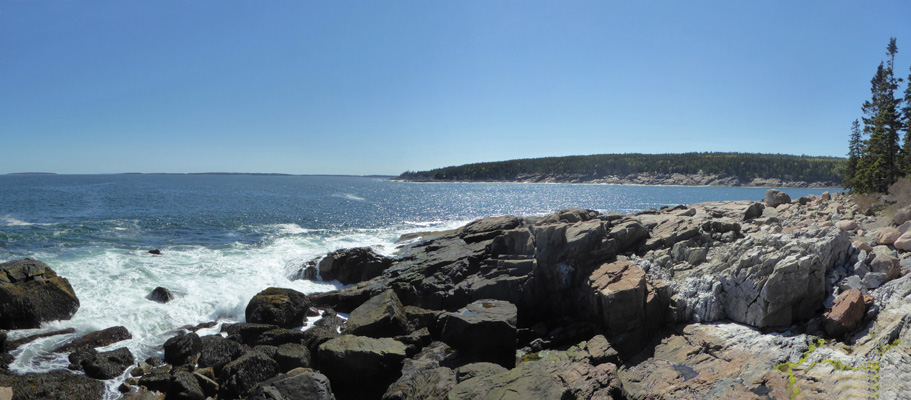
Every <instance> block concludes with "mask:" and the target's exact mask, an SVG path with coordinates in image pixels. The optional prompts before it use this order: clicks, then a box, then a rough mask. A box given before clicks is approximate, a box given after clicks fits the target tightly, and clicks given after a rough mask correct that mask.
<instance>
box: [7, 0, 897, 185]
mask: <svg viewBox="0 0 911 400" xmlns="http://www.w3.org/2000/svg"><path fill="white" fill-rule="evenodd" d="M891 36H894V37H896V38H897V39H898V49H899V53H898V57H897V58H896V69H897V70H898V73H899V76H902V77H907V76H908V73H909V67H911V2H909V1H907V0H896V1H888V0H884V1H832V0H826V1H793V0H789V1H731V0H725V1H712V2H706V1H629V2H618V1H549V2H537V1H471V0H460V1H426V0H419V1H399V0H397V1H389V2H381V1H345V2H336V1H304V0H294V1H281V0H269V1H252V0H244V1H211V0H184V1H177V0H160V1H132V0H125V1H103V2H102V1H75V0H72V1H64V0H42V1H38V0H0V173H9V172H24V171H43V172H57V173H117V172H207V171H234V172H281V173H294V174H322V173H328V174H399V173H401V172H403V171H405V170H422V169H430V168H435V167H443V166H448V165H457V164H464V163H470V162H479V161H498V160H506V159H514V158H528V157H543V156H560V155H576V154H599V153H627V152H639V153H676V152H688V151H740V152H763V153H787V154H809V155H835V156H842V155H844V154H845V153H846V152H847V140H848V134H849V129H850V125H851V121H853V120H854V119H855V118H859V117H860V116H861V112H860V106H861V104H862V103H863V101H864V100H866V99H867V98H868V97H869V93H870V91H869V89H870V88H869V86H870V83H869V82H870V79H871V78H872V77H873V74H874V72H875V70H876V66H877V65H878V63H879V62H880V60H882V59H884V57H885V47H886V44H887V43H888V40H889V37H891Z"/></svg>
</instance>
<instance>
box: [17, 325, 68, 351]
mask: <svg viewBox="0 0 911 400" xmlns="http://www.w3.org/2000/svg"><path fill="white" fill-rule="evenodd" d="M71 333H76V329H74V328H66V329H59V330H54V331H50V332H42V333H36V334H34V335H28V336H25V337H21V338H19V339H15V340H8V341H7V342H6V351H13V350H15V349H17V348H19V346H22V345H24V344H26V343H31V342H34V341H35V340H38V339H42V338H46V337H51V336H57V335H68V334H71Z"/></svg>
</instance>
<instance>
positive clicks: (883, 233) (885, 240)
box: [873, 226, 902, 245]
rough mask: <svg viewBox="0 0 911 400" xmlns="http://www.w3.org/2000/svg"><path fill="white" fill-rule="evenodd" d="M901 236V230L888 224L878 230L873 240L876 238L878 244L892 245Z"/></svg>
mask: <svg viewBox="0 0 911 400" xmlns="http://www.w3.org/2000/svg"><path fill="white" fill-rule="evenodd" d="M901 236H902V233H901V231H899V230H898V229H896V228H894V227H891V226H887V227H885V228H883V229H881V230H880V231H879V232H877V233H876V237H875V238H874V239H873V240H875V241H876V243H877V244H884V245H890V244H893V243H895V241H896V240H898V239H899V238H900V237H901Z"/></svg>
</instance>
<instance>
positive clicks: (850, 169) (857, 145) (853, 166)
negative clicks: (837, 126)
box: [844, 119, 863, 189]
mask: <svg viewBox="0 0 911 400" xmlns="http://www.w3.org/2000/svg"><path fill="white" fill-rule="evenodd" d="M862 155H863V143H862V142H861V137H860V122H859V121H858V120H856V119H855V120H854V123H852V124H851V139H850V141H849V142H848V162H847V163H846V165H845V177H844V185H845V188H847V189H854V185H855V183H854V182H855V181H856V180H857V176H856V175H857V163H858V161H860V157H861V156H862Z"/></svg>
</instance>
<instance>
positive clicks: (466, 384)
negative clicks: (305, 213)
mask: <svg viewBox="0 0 911 400" xmlns="http://www.w3.org/2000/svg"><path fill="white" fill-rule="evenodd" d="M909 219H911V208H907V207H906V208H903V209H900V210H899V211H898V212H896V213H895V214H894V215H890V216H889V217H886V216H883V215H880V216H877V215H875V214H874V213H873V212H872V211H870V210H868V209H866V208H863V209H861V208H858V206H857V205H856V204H855V202H854V200H853V199H852V198H851V197H850V196H847V195H844V194H835V195H830V194H828V193H825V194H823V195H822V196H810V197H804V198H799V199H790V198H789V197H788V196H787V195H786V194H784V193H781V192H778V191H776V190H769V191H768V192H767V193H766V197H765V199H763V200H762V201H756V202H752V201H739V202H720V203H703V204H693V205H689V206H677V207H669V208H663V209H660V210H646V211H643V212H640V213H637V214H634V215H625V214H599V213H598V212H595V211H591V210H582V209H569V210H561V211H558V212H556V213H554V214H551V215H547V216H544V217H536V218H527V217H516V216H503V217H497V218H490V219H484V220H479V221H475V222H472V223H470V224H468V225H466V226H464V227H462V228H459V229H456V230H453V231H447V232H428V233H423V234H412V235H407V236H406V237H403V238H402V240H401V241H400V247H399V249H398V253H397V254H396V255H395V256H394V257H384V256H381V255H378V254H376V253H374V252H373V251H372V250H370V249H367V248H355V249H344V250H339V251H336V252H333V253H330V254H328V255H326V256H325V257H321V258H320V259H317V260H313V261H311V262H309V263H306V264H305V265H302V266H301V268H300V271H298V272H297V273H296V274H295V276H294V277H292V278H295V279H319V277H322V278H325V279H330V278H331V279H338V280H339V281H341V282H342V283H345V284H350V286H348V287H345V288H343V289H341V290H337V291H332V292H327V293H314V294H310V295H304V294H303V293H299V292H296V291H294V290H291V289H282V288H268V289H265V290H263V291H262V292H260V293H259V294H258V295H256V296H255V297H254V298H253V299H252V300H251V301H250V302H249V304H248V305H247V308H246V321H245V322H244V323H237V324H224V325H222V326H221V328H220V331H221V332H220V334H215V335H199V334H197V333H196V332H197V331H198V330H199V329H200V328H203V327H209V328H211V327H214V326H217V325H215V324H214V323H213V324H207V325H205V326H197V327H186V328H185V329H182V330H181V331H180V332H178V333H176V334H175V335H174V336H173V337H171V338H169V339H168V340H167V341H166V342H165V343H164V345H163V358H156V357H152V358H148V359H146V360H142V361H140V360H135V359H133V355H132V354H130V352H129V351H128V350H127V349H125V348H116V349H114V350H107V351H99V350H97V348H101V347H103V348H104V349H110V348H114V347H116V343H118V341H120V340H123V339H124V338H127V337H129V332H127V331H126V330H125V329H122V327H113V328H110V329H106V330H103V331H99V332H95V333H91V334H89V335H86V336H84V337H82V338H79V339H76V340H74V341H73V342H71V343H69V344H66V345H64V346H61V348H59V349H58V350H57V351H59V352H63V353H68V354H69V359H70V362H71V365H70V367H69V370H70V371H67V370H61V371H54V372H50V373H45V374H30V375H15V374H12V373H10V372H7V371H5V369H6V368H5V365H7V364H8V363H9V362H10V358H11V356H10V352H11V351H13V350H14V349H15V348H16V347H17V346H19V345H21V343H23V341H28V340H30V338H18V339H16V340H7V334H6V333H5V332H4V333H0V349H2V352H0V353H2V354H0V399H5V398H13V399H38V398H61V399H62V398H68V399H70V398H72V399H94V398H99V397H101V396H102V394H103V393H102V392H103V384H102V383H101V382H100V380H108V379H118V378H117V377H121V378H120V379H122V377H123V376H127V377H128V378H127V379H126V380H125V382H124V383H123V384H122V385H121V386H120V388H121V391H122V393H123V397H124V398H129V399H162V398H164V399H199V400H203V399H208V398H213V399H234V398H244V399H339V400H345V399H386V400H392V399H442V398H445V399H507V398H516V399H522V398H529V399H733V398H737V399H786V398H802V399H832V398H852V399H879V398H881V399H900V398H907V397H908V393H911V337H909V335H911V333H909V332H911V329H909V325H911V274H908V273H907V272H908V271H909V270H911V221H909ZM71 293H72V289H71V288H69V284H68V283H66V282H65V279H63V278H61V277H57V276H56V274H54V273H53V271H51V270H50V268H48V267H47V266H46V265H43V263H40V262H39V261H35V260H17V261H11V262H8V263H5V264H2V265H0V317H2V323H3V324H4V325H3V329H21V328H22V327H26V326H34V324H35V323H36V321H37V323H40V322H42V321H47V320H54V319H65V318H68V317H69V316H70V315H72V313H73V312H76V309H78V299H76V298H75V296H74V295H73V296H70V294H71ZM73 300H75V302H74V301H73ZM12 316H15V318H13V317H12ZM308 321H309V322H308ZM302 326H303V328H302ZM50 334H55V333H54V332H52V333H50ZM71 371H72V372H71Z"/></svg>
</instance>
